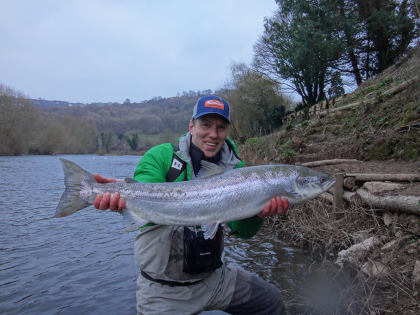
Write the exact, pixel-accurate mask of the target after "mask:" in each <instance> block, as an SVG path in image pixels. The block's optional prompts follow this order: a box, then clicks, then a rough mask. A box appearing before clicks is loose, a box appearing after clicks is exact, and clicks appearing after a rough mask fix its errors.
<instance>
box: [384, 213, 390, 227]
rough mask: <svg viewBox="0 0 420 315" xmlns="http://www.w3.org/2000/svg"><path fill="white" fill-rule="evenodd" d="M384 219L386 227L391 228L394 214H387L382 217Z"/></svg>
mask: <svg viewBox="0 0 420 315" xmlns="http://www.w3.org/2000/svg"><path fill="white" fill-rule="evenodd" d="M382 219H383V220H384V224H385V225H386V226H390V225H391V224H392V213H390V212H389V211H387V212H385V213H384V215H383V216H382Z"/></svg>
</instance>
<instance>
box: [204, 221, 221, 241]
mask: <svg viewBox="0 0 420 315" xmlns="http://www.w3.org/2000/svg"><path fill="white" fill-rule="evenodd" d="M219 224H220V223H219V222H216V223H212V224H208V225H202V226H201V230H202V231H203V234H204V239H206V240H207V239H211V238H213V237H214V236H215V235H216V232H217V229H218V228H219Z"/></svg>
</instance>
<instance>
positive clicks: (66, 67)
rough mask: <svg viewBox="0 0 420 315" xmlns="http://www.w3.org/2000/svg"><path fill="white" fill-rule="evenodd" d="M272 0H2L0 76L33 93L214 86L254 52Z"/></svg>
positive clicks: (160, 92)
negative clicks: (231, 68) (232, 65)
mask: <svg viewBox="0 0 420 315" xmlns="http://www.w3.org/2000/svg"><path fill="white" fill-rule="evenodd" d="M275 9H276V4H275V1H274V0H212V1H204V0H203V1H199V0H166V1H162V0H137V1H136V0H119V1H117V0H71V1H70V0H69V1H64V0H63V1H59V0H38V1H32V0H0V83H1V84H3V85H7V86H9V87H11V88H13V89H15V90H18V91H20V92H23V93H24V94H26V95H28V96H29V97H31V98H44V99H48V100H63V101H70V102H83V103H90V102H96V101H97V102H109V101H115V102H123V101H124V100H125V99H126V98H129V99H130V100H131V101H132V102H138V101H142V100H146V99H150V98H152V97H155V96H162V97H170V96H176V95H177V93H182V92H183V91H189V90H194V91H197V90H205V89H212V90H215V89H217V88H220V87H222V86H223V84H224V83H225V82H226V80H227V79H228V78H229V76H230V70H229V67H230V65H231V64H232V63H233V62H245V63H247V64H249V63H250V62H251V61H252V56H253V46H254V44H255V43H256V41H257V39H258V37H259V36H260V35H261V34H262V32H263V23H264V22H263V21H264V17H270V16H272V15H273V13H274V11H275Z"/></svg>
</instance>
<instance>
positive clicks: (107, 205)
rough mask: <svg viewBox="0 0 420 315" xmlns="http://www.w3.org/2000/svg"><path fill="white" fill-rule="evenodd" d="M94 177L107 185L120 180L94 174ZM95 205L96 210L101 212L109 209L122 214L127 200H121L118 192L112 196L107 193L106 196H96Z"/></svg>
mask: <svg viewBox="0 0 420 315" xmlns="http://www.w3.org/2000/svg"><path fill="white" fill-rule="evenodd" d="M93 177H94V178H95V180H96V181H97V182H98V183H101V184H106V183H115V182H117V181H118V180H117V179H115V178H106V177H103V176H101V175H99V174H94V175H93ZM93 205H94V206H95V208H96V209H99V210H106V209H109V210H111V211H116V212H119V213H122V212H123V210H124V208H125V199H124V198H120V193H119V192H117V193H115V194H113V195H112V197H111V193H109V192H106V193H105V194H103V195H102V194H99V195H96V197H95V200H94V201H93Z"/></svg>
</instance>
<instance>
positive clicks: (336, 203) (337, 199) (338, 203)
mask: <svg viewBox="0 0 420 315" xmlns="http://www.w3.org/2000/svg"><path fill="white" fill-rule="evenodd" d="M334 178H335V184H334V199H333V208H334V210H338V209H342V208H343V183H344V173H337V174H335V175H334Z"/></svg>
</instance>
